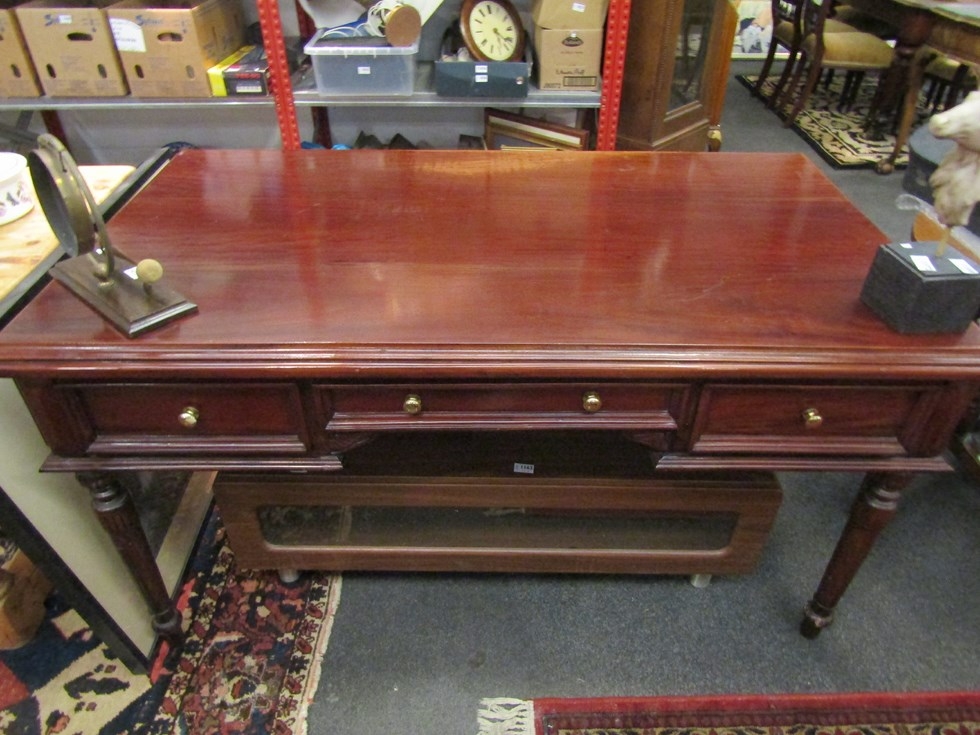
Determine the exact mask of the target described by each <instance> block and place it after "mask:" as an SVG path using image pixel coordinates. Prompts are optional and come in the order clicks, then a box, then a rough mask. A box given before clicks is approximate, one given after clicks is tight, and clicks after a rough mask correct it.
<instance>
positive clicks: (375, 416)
mask: <svg viewBox="0 0 980 735" xmlns="http://www.w3.org/2000/svg"><path fill="white" fill-rule="evenodd" d="M318 391H319V396H320V401H319V404H320V405H321V406H322V407H323V411H324V417H323V425H324V427H325V428H326V430H327V431H384V430H405V429H408V430H411V429H426V430H450V429H620V430H626V431H629V430H637V431H639V430H643V431H657V430H665V431H673V430H675V429H676V428H677V420H678V415H679V413H680V411H681V409H682V406H683V405H684V400H685V396H686V395H687V393H686V392H687V386H686V385H684V384H677V385H674V384H663V383H658V384H637V383H606V384H586V383H540V384H536V383H525V384H486V383H480V384H459V385H452V384H448V385H447V384H425V383H423V384H417V385H364V384H359V385H322V386H318Z"/></svg>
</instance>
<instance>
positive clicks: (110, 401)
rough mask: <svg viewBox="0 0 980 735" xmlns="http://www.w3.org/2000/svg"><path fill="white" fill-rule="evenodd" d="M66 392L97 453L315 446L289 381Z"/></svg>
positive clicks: (224, 451)
mask: <svg viewBox="0 0 980 735" xmlns="http://www.w3.org/2000/svg"><path fill="white" fill-rule="evenodd" d="M59 391H60V392H61V393H62V394H63V396H64V398H65V400H66V401H67V402H68V405H73V406H74V407H75V408H76V409H77V410H75V411H74V413H75V414H76V415H77V416H79V417H80V423H81V424H82V428H83V429H84V431H83V433H84V434H85V435H87V436H88V437H90V439H91V444H90V446H89V449H88V451H90V452H91V453H93V454H115V455H119V454H147V455H152V454H168V455H169V454H194V455H200V454H228V453H246V452H247V453H250V454H251V453H259V454H266V453H275V454H283V453H285V454H295V453H299V452H304V451H306V449H307V447H308V444H309V442H308V441H307V431H306V427H305V422H304V418H303V409H302V404H301V401H300V394H299V389H298V387H297V386H295V385H293V384H290V383H283V384H261V383H256V384H248V383H246V384H235V385H225V384H212V383H174V384H166V385H161V384H155V385H148V384H142V383H118V384H105V385H98V386H95V385H70V386H62V387H61V388H59ZM232 445H234V446H232Z"/></svg>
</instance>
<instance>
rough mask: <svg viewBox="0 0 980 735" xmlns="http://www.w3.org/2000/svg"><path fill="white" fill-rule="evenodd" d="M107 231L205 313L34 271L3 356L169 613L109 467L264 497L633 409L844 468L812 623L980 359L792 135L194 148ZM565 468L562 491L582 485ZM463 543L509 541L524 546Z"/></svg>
mask: <svg viewBox="0 0 980 735" xmlns="http://www.w3.org/2000/svg"><path fill="white" fill-rule="evenodd" d="M110 233H111V234H112V237H113V242H114V243H115V245H116V247H117V248H118V249H119V250H120V251H122V253H124V254H125V255H126V256H127V257H128V258H130V259H136V260H138V259H140V258H144V257H154V258H157V259H159V260H160V261H161V262H162V263H163V265H164V268H165V269H166V273H167V276H168V277H169V278H170V279H171V283H172V285H173V286H174V287H175V288H177V289H178V290H180V291H181V292H182V293H183V294H185V295H186V296H187V297H188V298H189V299H191V300H192V301H194V302H195V303H197V304H198V306H199V313H198V314H195V315H193V316H190V317H187V318H184V319H181V320H179V321H176V322H174V323H172V324H169V325H166V326H164V327H162V328H160V329H159V330H156V331H153V332H150V333H147V334H145V335H143V336H141V337H139V338H137V339H127V338H125V337H124V336H121V335H120V334H119V333H118V332H116V331H115V330H114V329H113V328H112V327H111V326H110V325H109V324H107V323H105V322H103V321H102V320H101V319H100V318H99V317H98V316H96V315H95V314H94V313H93V312H91V311H89V310H88V309H87V308H85V307H84V306H82V305H81V303H80V302H79V301H77V300H76V299H75V298H74V297H73V296H71V295H70V294H69V293H68V292H67V291H66V290H65V289H64V288H62V287H61V286H60V285H59V284H51V285H49V286H48V287H47V288H46V289H45V290H43V291H42V292H41V293H40V294H39V295H38V296H37V297H36V298H35V299H34V300H33V302H32V303H31V304H30V305H29V306H28V307H27V308H26V309H24V310H23V311H22V312H21V313H20V314H19V315H18V317H17V318H16V319H14V320H13V321H12V322H11V323H10V324H9V325H8V327H7V328H6V329H5V330H3V331H2V332H0V375H6V376H11V377H13V378H14V379H15V381H16V383H17V385H18V387H19V389H20V391H21V393H22V394H23V397H24V399H25V402H26V404H27V406H28V407H29V408H30V410H31V413H32V415H33V417H34V419H35V421H36V423H37V424H38V427H39V429H40V431H41V433H42V435H43V436H44V438H45V441H46V442H47V443H48V445H49V446H50V448H51V450H52V453H51V456H50V458H49V459H48V460H47V461H46V463H45V466H44V469H46V470H48V471H68V472H74V473H77V475H78V477H79V478H80V479H81V480H82V482H83V483H84V484H85V485H86V486H87V487H89V488H90V490H91V493H92V496H93V499H94V505H95V509H96V511H98V514H99V517H100V518H101V519H102V521H103V524H104V525H105V527H106V528H108V529H109V530H110V532H111V533H112V535H113V537H114V538H115V540H116V543H117V545H118V547H119V548H120V549H121V550H122V553H123V554H124V556H125V557H126V559H127V560H128V562H129V564H130V566H131V567H132V569H133V571H134V573H135V577H136V579H137V580H138V582H139V583H140V585H141V586H142V589H143V592H144V594H145V596H146V597H147V599H148V602H149V604H150V607H151V609H152V612H153V615H154V619H155V622H156V626H157V629H158V630H160V631H161V632H162V633H164V634H167V635H174V636H176V635H177V634H178V633H179V631H178V630H177V618H176V615H175V611H174V607H173V605H172V603H171V600H170V599H169V597H168V596H167V594H166V593H165V591H164V588H163V586H162V585H161V584H160V581H159V575H158V574H157V573H156V570H155V567H154V566H153V564H152V559H151V558H150V557H149V556H148V553H147V551H146V548H145V546H146V545H145V542H144V538H143V535H142V533H141V532H140V530H139V526H138V523H137V521H136V517H135V513H133V509H132V508H131V503H130V501H129V499H128V497H127V495H126V491H125V489H124V486H123V485H122V484H121V483H120V482H118V481H117V480H116V478H115V476H114V474H113V473H115V472H118V471H124V470H136V469H140V470H155V469H178V468H180V469H190V470H205V469H206V470H217V471H219V474H224V475H228V476H230V477H231V478H232V480H233V481H234V480H235V478H238V477H249V478H252V477H254V475H255V473H258V474H259V475H260V477H262V478H264V479H263V482H265V483H267V484H265V485H262V484H261V483H260V484H255V483H253V482H252V480H247V481H246V480H244V479H243V480H242V484H243V485H247V488H246V489H245V491H243V492H245V494H244V495H243V497H247V498H248V499H249V502H250V503H252V504H253V505H257V504H258V503H257V502H256V497H255V493H256V492H260V493H261V492H265V493H267V494H268V498H269V500H268V502H269V503H275V502H276V500H277V498H279V497H280V495H281V496H283V497H286V496H290V494H291V493H293V490H294V488H293V487H292V484H291V481H290V478H293V480H295V478H296V477H297V476H298V475H299V476H300V477H301V479H302V480H303V481H306V480H308V479H309V478H311V477H313V478H315V477H317V476H323V477H327V476H333V475H334V474H335V473H343V472H344V471H345V469H344V463H345V461H346V459H347V458H348V457H351V456H354V454H355V452H356V450H357V449H359V448H364V447H370V446H371V445H372V443H377V442H383V441H387V440H388V439H389V438H391V437H396V436H398V437H405V436H407V437H409V438H411V439H412V440H418V441H424V440H426V438H427V437H429V436H436V435H439V436H440V437H442V438H443V439H446V438H447V437H448V439H449V440H450V441H452V439H453V438H454V437H462V436H464V435H472V434H477V435H480V436H487V435H493V436H497V437H507V436H512V435H515V433H518V432H520V433H521V434H522V435H531V436H536V435H545V434H547V435H548V436H549V437H553V438H554V437H557V438H558V439H559V440H560V439H561V438H562V437H566V438H568V439H569V440H570V441H579V442H580V441H581V439H582V437H583V436H584V437H592V438H595V439H596V441H597V442H599V439H602V440H605V439H606V438H608V437H610V436H612V435H615V436H617V437H618V436H626V437H628V438H629V441H630V443H631V444H632V445H636V446H640V447H644V448H646V449H647V450H649V453H650V454H651V456H652V457H653V458H654V460H655V462H656V468H655V469H656V473H657V477H658V478H660V477H666V478H670V477H673V476H675V475H674V473H679V474H678V475H677V476H684V477H688V476H689V474H685V473H693V475H695V476H696V475H697V474H699V473H705V475H706V476H713V477H717V476H718V473H721V476H722V477H724V476H725V475H727V474H729V473H730V474H732V476H735V475H736V473H742V472H764V473H771V472H773V471H777V470H806V471H820V470H830V471H842V470H846V471H862V472H864V473H866V474H865V478H866V479H865V481H864V483H863V485H862V487H861V489H860V492H859V495H858V499H857V501H856V502H855V505H854V508H853V513H852V517H851V519H850V522H849V523H848V525H847V527H846V530H845V531H844V533H843V535H842V537H841V539H840V541H839V544H838V547H837V550H836V551H835V553H834V555H833V558H832V559H831V560H830V562H829V564H828V566H827V570H826V573H825V575H824V577H823V580H822V581H821V582H820V584H819V587H818V589H817V591H816V593H815V595H814V596H813V598H812V600H811V601H810V602H809V604H808V605H807V607H806V612H805V618H804V622H803V632H804V634H806V635H810V636H815V635H816V634H817V633H818V632H819V631H820V629H821V628H822V627H824V626H826V625H827V624H828V623H829V622H830V620H831V617H832V614H833V610H834V607H835V606H836V604H837V602H838V601H839V599H840V597H841V596H842V594H843V593H844V590H845V589H846V587H847V586H848V584H849V583H850V581H851V579H852V577H853V576H854V574H855V573H856V571H857V569H858V567H859V566H860V564H861V562H862V560H863V559H864V557H865V555H866V554H867V553H868V552H869V551H870V548H871V546H872V543H873V541H874V539H875V537H876V535H877V534H878V532H879V531H880V530H881V528H882V527H883V526H884V525H885V524H886V522H887V521H888V519H889V518H890V517H891V516H892V515H893V514H894V512H895V511H896V507H897V502H898V498H899V494H900V491H901V489H902V487H903V486H904V484H905V483H906V482H907V480H908V479H909V477H910V475H911V474H912V473H916V472H920V471H944V470H948V469H949V467H948V465H947V462H946V461H945V459H944V450H945V448H946V446H947V443H948V441H949V439H950V437H951V435H952V433H953V431H954V429H955V426H956V424H957V422H958V420H959V419H960V418H961V417H962V416H963V414H964V413H965V411H966V409H967V407H968V405H969V403H970V401H971V399H972V398H973V396H974V394H975V392H976V389H977V381H978V379H980V330H977V329H976V328H975V327H972V326H971V328H970V329H969V330H968V331H967V332H965V333H963V334H956V335H935V336H903V335H900V334H897V333H894V332H892V331H890V330H889V329H888V328H887V327H886V326H885V325H884V324H883V323H882V322H881V321H879V320H878V319H877V318H876V317H875V316H874V315H873V314H872V313H871V312H870V311H869V310H868V309H867V308H865V307H864V306H863V305H862V304H861V303H860V301H859V293H860V290H861V285H862V283H863V280H864V277H865V275H866V273H867V271H868V268H869V266H870V264H871V261H872V258H873V256H874V253H875V250H876V248H877V247H878V245H879V244H881V242H882V241H883V237H884V236H883V235H882V233H881V232H880V231H878V230H877V229H876V228H875V227H874V226H873V225H872V224H871V223H870V222H869V221H868V220H867V219H866V218H865V217H864V216H863V215H861V214H860V213H859V212H858V211H857V210H856V209H855V208H854V207H853V206H852V205H851V204H849V203H848V202H847V200H846V199H845V198H844V197H843V196H842V194H841V193H840V192H839V191H838V190H837V189H836V188H835V187H834V186H833V185H832V184H831V183H830V182H829V181H828V180H827V179H826V178H825V177H824V176H823V175H822V174H821V173H820V172H819V171H818V169H817V168H816V167H815V166H813V165H812V164H811V163H809V162H808V161H807V160H806V159H805V158H804V157H803V156H799V155H783V154H771V155H760V154H745V155H742V154H717V153H716V154H688V153H654V154H650V153H566V152H555V153H552V152H539V151H535V152H506V153H501V152H470V151H465V152H464V151H452V152H449V151H445V152H442V151H358V152H334V151H323V152H309V151H297V152H281V151H218V150H205V151H198V150H190V151H184V152H181V153H180V154H179V155H177V156H176V157H175V158H174V159H173V160H172V161H171V162H170V164H169V165H168V166H167V167H166V168H165V169H164V170H163V171H162V172H161V173H160V174H159V175H157V177H156V178H155V179H154V180H153V181H152V182H150V183H149V184H148V185H147V187H146V188H145V189H144V190H143V192H142V193H141V194H139V195H138V196H137V197H136V198H135V199H133V200H132V201H131V202H130V203H129V204H128V205H127V206H126V207H125V208H124V209H123V210H122V211H121V212H120V213H119V214H118V215H116V217H115V218H114V219H113V220H112V222H111V223H110ZM600 445H601V442H599V443H598V444H596V446H600ZM446 456H447V457H448V455H446ZM438 459H439V454H438V452H436V453H435V460H434V464H435V465H436V467H435V469H434V470H432V471H431V473H430V474H431V476H432V477H433V482H434V483H435V485H436V487H435V488H430V489H429V490H428V491H426V492H427V493H428V494H427V495H425V496H424V497H426V498H429V499H433V498H438V497H439V496H440V492H441V491H440V488H439V486H438ZM712 473H714V474H712ZM277 477H279V478H280V479H282V480H283V482H282V484H281V485H278V484H276V482H275V479H276V478H277ZM580 479H581V478H580ZM658 481H659V480H658ZM604 482H605V481H602V482H599V481H597V482H596V485H595V488H594V492H595V493H605V492H609V493H610V498H614V499H615V498H625V499H623V500H616V501H615V502H618V503H621V505H620V506H618V507H619V509H620V510H624V511H626V515H629V513H628V511H629V509H630V507H632V506H630V504H629V498H626V497H625V495H626V491H622V490H621V489H617V488H615V487H613V488H611V489H610V488H607V487H606V485H605V484H603V483H604ZM233 484H234V482H233ZM408 484H411V483H408ZM491 485H492V483H487V484H486V485H485V486H482V487H481V488H480V489H479V490H478V492H481V493H487V494H491V493H492V488H491V489H487V488H489V487H490V486H491ZM587 485H588V483H587V482H585V483H584V484H583V483H582V482H579V483H578V484H577V485H576V486H575V487H574V488H573V490H570V491H569V494H568V497H567V498H565V499H564V501H565V505H566V506H570V507H566V508H565V510H567V511H569V512H570V513H574V512H575V510H576V508H577V505H578V504H579V503H581V504H582V507H584V508H587V507H589V504H590V503H594V502H596V501H595V500H594V497H595V496H594V495H590V494H589V492H590V491H589V488H588V486H587ZM356 486H357V482H352V483H351V484H349V485H347V486H345V487H344V488H341V490H340V491H338V492H341V494H343V493H347V494H348V495H350V494H352V493H355V494H356V493H357V492H358V490H357V487H356ZM262 487H265V488H266V489H265V490H264V491H263V490H261V489H260V490H256V488H262ZM304 492H305V491H304ZM360 492H362V494H363V495H364V496H365V497H367V496H370V495H371V494H373V493H384V492H386V490H385V488H384V487H378V486H377V483H375V484H374V485H371V486H370V487H366V488H363V489H362V490H361V491H360ZM406 492H410V493H411V492H414V490H412V489H411V488H409V490H407V491H406ZM447 492H448V491H447ZM452 492H456V490H453V491H452ZM501 492H504V493H511V494H514V493H515V492H516V491H514V489H513V485H510V486H507V487H504V488H503V489H502V490H501ZM541 492H542V493H544V497H547V498H550V499H551V500H552V501H553V502H556V503H559V502H560V501H561V500H562V497H561V494H562V492H563V490H562V486H561V484H560V483H558V485H557V486H549V487H547V488H544V489H543V490H541ZM620 492H623V493H624V494H623V495H622V496H621V495H618V494H617V493H620ZM630 492H633V491H632V490H631V491H630ZM450 494H451V493H450ZM634 494H635V493H634ZM420 497H421V496H420ZM514 501H515V502H519V498H515V499H514ZM469 502H472V499H470V501H469ZM542 502H543V501H542ZM549 502H551V501H549ZM611 502H612V501H611ZM641 504H642V503H641ZM234 511H235V509H234V508H226V507H225V506H224V505H222V512H223V513H226V514H228V513H231V514H233V513H234ZM66 530H67V529H66ZM234 541H235V539H234V536H232V542H233V548H234ZM272 551H274V549H272V550H271V551H270V553H271V552H272ZM348 551H349V550H348ZM375 551H377V550H375ZM422 551H424V550H422ZM314 552H315V550H313V549H303V548H301V549H300V550H299V551H298V552H297V554H296V558H297V559H299V560H300V561H301V562H302V561H303V560H306V559H314V560H315V559H316V558H319V557H316V555H315V553H314ZM364 553H365V555H367V556H370V553H369V552H368V551H367V550H365V551H364ZM377 553H379V554H380V556H379V557H377V558H378V559H380V561H381V562H382V563H384V562H386V561H387V562H392V563H394V562H395V561H397V560H398V559H400V558H402V557H401V555H400V554H399V553H398V550H397V549H391V548H388V549H381V550H380V551H377ZM467 553H468V552H467V551H466V550H463V549H460V550H459V555H458V558H459V559H463V560H466V559H471V558H476V559H477V562H476V568H481V567H480V566H479V564H480V563H481V560H482V561H487V564H488V568H489V567H490V562H492V561H493V560H494V559H496V560H497V561H499V562H500V563H501V565H502V567H503V568H514V569H519V568H529V567H525V566H522V565H524V564H526V563H527V561H526V558H525V557H527V558H531V559H532V560H533V559H536V558H537V557H538V553H539V552H538V551H526V552H514V551H510V552H508V551H506V550H501V549H484V550H482V551H480V552H479V553H477V555H476V557H469V556H467ZM354 556H356V555H355V554H348V555H347V558H348V560H351V559H353V558H354ZM448 556H451V555H448ZM554 556H555V554H552V556H551V557H548V555H547V554H545V555H544V557H547V558H552V557H554ZM579 556H581V552H579ZM607 556H609V555H607ZM681 556H683V555H682V554H681ZM358 558H360V557H358ZM420 558H421V559H422V561H420V562H419V564H420V566H419V567H417V568H436V566H435V565H436V562H433V561H432V558H433V557H432V556H431V555H430V556H425V555H424V554H421V553H420ZM435 558H436V560H437V561H438V560H439V558H440V557H439V555H438V554H436V555H435ZM622 558H625V559H626V560H627V561H629V559H631V558H632V557H631V556H630V555H628V554H627V555H626V556H625V557H622ZM426 559H428V560H429V561H426ZM441 559H442V561H443V562H445V561H447V555H446V554H443V555H442V557H441ZM449 561H451V560H449ZM542 563H543V562H542ZM425 564H431V565H432V566H425ZM530 568H536V567H533V566H532V567H530ZM541 568H548V567H541Z"/></svg>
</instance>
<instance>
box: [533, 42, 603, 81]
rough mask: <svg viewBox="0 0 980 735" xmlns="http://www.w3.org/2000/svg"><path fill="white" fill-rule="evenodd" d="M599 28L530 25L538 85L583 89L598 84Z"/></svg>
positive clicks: (599, 58) (599, 66) (600, 49)
mask: <svg viewBox="0 0 980 735" xmlns="http://www.w3.org/2000/svg"><path fill="white" fill-rule="evenodd" d="M602 41H603V32H602V29H601V28H597V29H591V30H558V29H553V28H541V27H540V26H535V27H534V52H535V54H537V63H536V64H535V78H536V80H537V83H538V88H539V89H544V90H549V89H550V90H556V89H560V90H565V91H579V92H587V91H589V90H595V89H598V88H599V79H600V77H599V73H600V70H601V68H602Z"/></svg>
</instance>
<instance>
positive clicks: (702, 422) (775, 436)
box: [692, 384, 940, 456]
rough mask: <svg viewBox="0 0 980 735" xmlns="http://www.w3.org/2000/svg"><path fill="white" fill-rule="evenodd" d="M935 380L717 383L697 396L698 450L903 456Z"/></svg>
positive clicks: (695, 447) (694, 437) (695, 446)
mask: <svg viewBox="0 0 980 735" xmlns="http://www.w3.org/2000/svg"><path fill="white" fill-rule="evenodd" d="M939 390H940V389H939V387H938V386H929V385H926V386H922V385H918V386H905V385H882V386H879V387H875V386H868V385H863V386H854V387H850V386H846V385H843V386H842V385H780V384H772V385H765V386H760V385H751V386H750V385H738V384H732V385H712V386H708V387H706V388H705V389H704V390H703V391H702V392H701V396H700V400H699V402H698V411H697V415H696V418H695V422H694V431H693V433H692V449H693V451H695V452H719V453H720V452H725V453H741V452H765V453H778V454H785V453H800V452H812V453H814V454H827V453H834V454H841V453H845V454H853V455H895V456H899V455H903V454H906V453H909V452H912V453H914V451H915V448H914V447H910V446H906V444H909V443H910V441H911V440H910V437H911V436H912V435H913V434H914V433H915V429H916V426H915V424H916V423H917V421H918V420H919V419H921V417H922V416H923V415H925V414H926V413H927V412H928V410H929V406H930V405H931V403H930V402H934V401H935V399H936V396H937V395H938V391H939Z"/></svg>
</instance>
